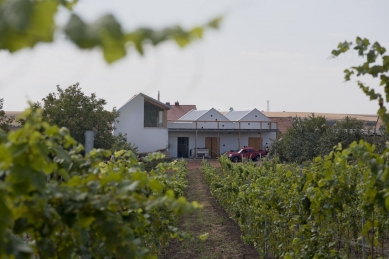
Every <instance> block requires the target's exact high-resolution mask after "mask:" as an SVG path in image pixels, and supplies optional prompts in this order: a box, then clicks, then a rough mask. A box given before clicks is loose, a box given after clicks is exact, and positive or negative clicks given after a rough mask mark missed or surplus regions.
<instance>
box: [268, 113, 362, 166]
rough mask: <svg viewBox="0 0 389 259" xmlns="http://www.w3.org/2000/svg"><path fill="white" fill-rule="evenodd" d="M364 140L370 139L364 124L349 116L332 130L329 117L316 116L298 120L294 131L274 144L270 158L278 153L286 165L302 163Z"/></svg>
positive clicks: (290, 130) (293, 127)
mask: <svg viewBox="0 0 389 259" xmlns="http://www.w3.org/2000/svg"><path fill="white" fill-rule="evenodd" d="M361 139H366V136H365V134H364V132H363V122H362V121H359V120H357V119H356V118H351V117H348V116H346V117H345V118H344V119H342V120H340V121H337V122H336V123H335V124H334V125H333V126H330V125H328V124H327V122H326V119H325V117H322V116H315V115H314V114H312V115H310V116H309V117H305V118H298V117H296V118H294V119H293V124H292V127H291V128H289V129H288V130H287V132H285V133H284V134H282V135H281V136H280V137H279V138H277V140H276V141H274V142H273V143H272V146H271V150H270V154H271V155H272V154H273V155H274V154H275V153H276V154H277V155H278V156H279V157H280V159H281V160H282V161H288V162H298V163H302V162H304V161H308V160H311V159H313V158H315V157H316V156H324V155H326V154H328V153H329V152H330V151H331V150H332V148H333V147H334V146H337V145H338V144H339V143H341V144H342V146H344V147H347V146H348V145H349V144H351V143H352V142H353V141H359V140H361Z"/></svg>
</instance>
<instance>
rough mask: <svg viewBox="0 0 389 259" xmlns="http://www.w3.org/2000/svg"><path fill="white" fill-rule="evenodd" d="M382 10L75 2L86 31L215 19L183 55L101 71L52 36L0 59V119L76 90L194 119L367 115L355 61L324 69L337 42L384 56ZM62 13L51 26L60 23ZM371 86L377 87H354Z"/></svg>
mask: <svg viewBox="0 0 389 259" xmlns="http://www.w3.org/2000/svg"><path fill="white" fill-rule="evenodd" d="M388 10H389V1H388V0H371V1H368V0H325V1H310V0H283V1H281V0H271V1H270V0H196V1H193V0H192V1H189V0H187V1H183V0H163V1H161V0H133V1H128V0H110V1H101V0H99V1H96V0H81V1H80V3H79V4H78V5H77V7H76V9H75V12H76V13H77V14H80V15H81V16H83V17H84V18H85V19H86V20H88V21H93V20H94V19H95V18H96V17H98V16H100V15H103V14H107V13H113V14H114V15H115V16H116V17H117V18H118V20H119V21H120V22H121V23H122V25H123V26H124V28H125V29H126V30H127V31H129V30H133V29H135V28H138V27H140V26H141V27H152V28H163V27H167V26H172V25H176V24H180V25H182V26H183V27H185V28H191V27H194V26H196V25H199V24H202V23H204V22H206V21H208V20H210V19H212V18H214V17H216V16H218V15H223V16H224V18H225V20H224V21H223V23H222V26H221V28H220V29H219V30H217V31H213V30H210V31H207V32H206V34H205V37H204V39H203V40H201V41H198V42H196V43H194V44H192V45H190V46H189V47H186V48H184V49H180V48H179V47H178V46H177V45H176V44H173V43H164V44H162V45H160V46H158V47H157V48H147V53H146V55H145V56H144V57H140V56H139V55H138V54H137V53H135V51H129V55H128V56H127V57H126V58H124V59H122V60H120V61H118V62H116V63H114V64H113V65H108V64H106V63H105V62H104V60H103V57H102V53H101V52H100V51H98V50H93V51H80V50H78V49H77V48H76V47H75V46H74V45H73V44H72V43H70V42H69V41H67V40H66V39H64V37H63V36H59V37H58V40H57V41H56V43H55V44H40V45H38V46H37V47H35V48H34V49H32V50H23V51H20V52H17V53H16V54H9V53H6V52H4V51H1V52H0V97H1V98H4V99H5V104H4V109H5V110H8V111H16V110H22V109H24V108H26V107H27V100H32V101H40V100H41V99H42V98H43V97H45V96H46V95H47V94H48V93H49V92H54V91H56V85H60V86H61V87H64V88H65V87H67V86H69V85H71V84H74V83H76V82H79V83H80V86H81V88H82V89H83V91H84V92H85V93H86V94H88V95H89V94H90V93H93V92H94V93H96V94H97V96H98V97H99V98H103V99H106V100H107V102H108V105H107V109H112V107H113V106H116V107H117V108H119V107H120V106H121V105H123V104H124V103H125V102H126V101H127V100H128V99H129V98H131V97H132V96H133V95H134V94H137V93H139V92H142V93H144V94H146V95H149V96H151V97H153V98H157V94H158V91H160V93H161V101H163V102H175V101H177V100H178V101H179V102H180V104H195V105H197V108H198V109H210V108H215V109H218V110H220V111H226V110H228V109H229V108H230V107H233V108H234V109H235V110H248V109H253V108H258V109H259V110H266V105H267V103H266V101H267V100H270V111H290V112H292V111H293V112H298V111H301V112H327V113H351V114H374V113H376V111H377V107H378V105H377V104H376V103H373V102H370V101H369V99H368V98H367V97H366V96H365V95H364V94H363V93H362V92H361V90H360V89H359V88H358V86H357V85H356V83H355V80H353V81H352V82H348V83H344V82H343V81H344V79H343V70H344V69H346V68H348V67H350V66H353V65H359V64H360V63H362V59H360V58H358V56H357V53H356V52H355V51H353V52H349V53H347V54H346V55H343V56H341V57H339V58H336V59H331V58H330V57H331V50H333V49H334V48H336V46H337V44H338V43H339V42H341V41H342V42H343V41H345V40H347V41H354V40H355V38H356V36H360V37H366V38H369V39H370V41H371V42H374V41H378V42H380V43H381V45H383V46H385V47H386V48H387V49H388V52H389V34H388V33H387V30H388V25H389V16H388ZM67 17H68V16H67V14H64V13H62V14H61V15H59V17H58V19H57V20H58V21H59V22H60V23H63V22H64V21H66V20H67ZM361 79H362V80H363V81H364V82H367V83H371V84H372V85H378V83H377V81H374V80H371V79H368V78H361Z"/></svg>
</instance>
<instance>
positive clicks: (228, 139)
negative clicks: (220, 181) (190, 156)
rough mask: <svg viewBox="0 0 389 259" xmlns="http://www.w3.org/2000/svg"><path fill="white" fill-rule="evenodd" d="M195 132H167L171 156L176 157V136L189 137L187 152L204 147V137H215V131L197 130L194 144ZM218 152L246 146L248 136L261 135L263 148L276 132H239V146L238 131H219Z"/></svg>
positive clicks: (269, 142) (274, 136)
mask: <svg viewBox="0 0 389 259" xmlns="http://www.w3.org/2000/svg"><path fill="white" fill-rule="evenodd" d="M195 136H196V133H195V132H186V131H182V132H175V131H170V132H169V145H170V148H169V153H170V156H171V157H177V138H178V137H189V152H190V150H191V149H194V148H195V147H196V146H197V148H204V147H205V138H206V137H217V136H218V135H217V132H198V133H197V140H196V143H197V145H196V146H195ZM219 137H220V153H221V154H223V153H224V152H228V151H230V150H236V149H238V148H240V147H243V146H248V139H249V138H250V137H262V144H263V147H262V149H265V146H266V143H268V144H269V146H270V145H271V140H272V139H275V138H276V132H261V134H260V135H259V134H258V132H241V133H240V147H239V141H238V132H230V133H228V132H220V133H219Z"/></svg>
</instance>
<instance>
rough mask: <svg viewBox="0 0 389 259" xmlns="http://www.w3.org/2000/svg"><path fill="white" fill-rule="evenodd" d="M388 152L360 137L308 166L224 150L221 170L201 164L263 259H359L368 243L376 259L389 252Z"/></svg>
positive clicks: (213, 189)
mask: <svg viewBox="0 0 389 259" xmlns="http://www.w3.org/2000/svg"><path fill="white" fill-rule="evenodd" d="M388 154H389V149H386V150H385V152H384V153H383V154H382V155H380V154H377V153H375V150H374V146H372V145H370V144H368V143H365V142H363V141H360V142H359V143H356V142H354V143H353V144H352V145H351V146H350V147H349V148H347V149H344V150H343V149H342V148H341V147H340V146H339V147H337V148H336V149H334V150H333V151H331V152H330V154H329V155H327V156H325V157H324V158H321V157H318V158H316V159H315V161H314V162H313V163H311V164H307V165H306V166H305V167H304V168H300V166H299V165H296V164H286V165H281V164H278V163H277V161H272V162H267V161H264V162H263V164H262V165H261V166H257V165H256V164H254V163H245V164H233V163H231V162H230V161H229V160H228V159H227V158H226V157H224V156H223V157H221V158H220V163H221V165H222V171H221V172H220V171H218V170H217V169H215V168H213V167H212V166H211V165H210V164H208V163H206V162H205V163H203V167H202V170H203V172H204V175H205V178H206V180H207V182H208V183H209V186H210V189H211V192H212V194H213V196H214V197H215V198H216V199H217V200H218V202H219V203H220V204H221V205H222V206H223V207H224V209H225V210H226V211H227V212H228V214H229V215H230V216H231V217H232V218H233V219H234V220H236V221H237V223H238V224H239V226H240V228H241V230H242V231H243V238H244V240H245V241H246V242H249V243H252V244H254V245H255V246H256V248H257V249H258V251H259V252H260V253H261V255H262V256H261V258H262V257H263V258H359V257H360V255H361V254H362V245H363V246H365V253H366V258H367V257H370V258H376V257H380V256H381V257H384V256H386V255H385V253H386V252H385V250H384V248H385V246H386V245H387V244H386V243H385V242H386V240H387V234H388V231H389V221H388V218H389V217H388V216H389V214H388V210H389V198H388V197H387V195H386V194H387V193H388V192H389V182H388V181H387V179H388V177H387V176H388V174H389V167H388V166H389V165H388V164H387V162H386V161H387V159H388ZM350 158H353V159H351V160H350ZM355 161H357V162H355ZM362 222H365V223H364V224H363V225H362Z"/></svg>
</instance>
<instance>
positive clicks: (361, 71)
mask: <svg viewBox="0 0 389 259" xmlns="http://www.w3.org/2000/svg"><path fill="white" fill-rule="evenodd" d="M352 44H353V43H352V42H344V43H339V45H338V49H337V50H333V51H332V55H333V56H334V57H337V56H339V55H340V54H342V53H345V52H347V51H348V50H349V49H350V47H351V46H352ZM355 45H356V46H355V47H354V49H355V50H357V51H358V55H359V56H360V57H362V58H364V59H365V62H364V63H363V64H361V65H359V66H354V67H351V68H350V69H346V70H344V74H345V76H344V78H345V80H346V81H349V80H350V79H351V77H352V76H353V75H356V76H358V77H359V76H365V75H370V76H372V77H373V78H376V77H379V78H380V80H381V81H380V86H382V87H384V92H385V96H382V94H380V93H377V92H376V91H375V90H374V88H372V87H370V86H367V85H366V84H364V83H363V82H362V81H358V85H359V87H360V88H361V90H362V91H363V92H364V93H365V94H366V95H367V96H368V97H370V100H377V101H378V106H379V109H378V112H377V113H378V115H379V116H380V118H381V119H382V121H383V123H384V124H385V125H389V113H388V110H387V108H386V106H385V105H384V99H385V101H386V102H389V75H388V71H389V56H388V55H385V53H386V49H385V48H384V47H382V46H381V45H380V44H379V43H378V42H375V43H374V44H373V45H371V44H370V41H369V40H368V39H366V38H365V39H362V38H360V37H357V38H356V40H355ZM386 128H387V130H389V128H388V127H386Z"/></svg>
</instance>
